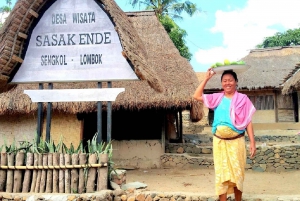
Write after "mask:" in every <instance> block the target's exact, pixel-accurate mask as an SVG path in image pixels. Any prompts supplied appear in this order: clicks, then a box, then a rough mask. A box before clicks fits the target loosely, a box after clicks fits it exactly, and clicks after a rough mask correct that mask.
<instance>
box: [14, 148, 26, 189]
mask: <svg viewBox="0 0 300 201" xmlns="http://www.w3.org/2000/svg"><path fill="white" fill-rule="evenodd" d="M24 159H25V153H24V152H18V153H17V155H16V162H15V164H16V165H17V166H20V165H24ZM22 177H23V174H22V170H15V173H14V188H13V192H14V193H20V192H21V191H22V180H23V178H22Z"/></svg>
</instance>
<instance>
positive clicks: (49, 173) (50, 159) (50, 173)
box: [46, 153, 53, 193]
mask: <svg viewBox="0 0 300 201" xmlns="http://www.w3.org/2000/svg"><path fill="white" fill-rule="evenodd" d="M47 157H48V165H47V166H49V165H51V166H52V165H53V154H52V153H48V156H47ZM52 182H53V170H51V169H48V170H47V182H46V193H52Z"/></svg>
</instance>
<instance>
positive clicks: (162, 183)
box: [126, 169, 300, 195]
mask: <svg viewBox="0 0 300 201" xmlns="http://www.w3.org/2000/svg"><path fill="white" fill-rule="evenodd" d="M126 180H127V181H126V183H130V182H135V181H139V182H143V183H145V184H147V185H148V188H147V189H148V190H150V191H160V192H191V193H201V194H203V195H214V170H211V169H146V170H142V169H139V170H127V177H126ZM244 194H247V195H253V194H256V195H258V194H259V195H263V194H266V195H270V194H271V195H300V170H297V171H290V172H283V173H270V172H264V173H261V172H252V171H246V175H245V182H244Z"/></svg>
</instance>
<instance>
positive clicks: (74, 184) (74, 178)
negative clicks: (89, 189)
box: [71, 154, 79, 193]
mask: <svg viewBox="0 0 300 201" xmlns="http://www.w3.org/2000/svg"><path fill="white" fill-rule="evenodd" d="M78 162H79V155H78V154H72V165H78ZM71 192H72V193H78V170H77V169H75V168H74V169H72V170H71Z"/></svg>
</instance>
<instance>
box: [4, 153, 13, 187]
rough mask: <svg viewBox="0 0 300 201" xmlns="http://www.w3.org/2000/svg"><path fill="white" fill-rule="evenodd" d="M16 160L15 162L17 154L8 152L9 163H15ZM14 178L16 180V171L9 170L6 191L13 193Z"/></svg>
mask: <svg viewBox="0 0 300 201" xmlns="http://www.w3.org/2000/svg"><path fill="white" fill-rule="evenodd" d="M14 162H15V154H14V153H8V154H7V164H8V165H14ZM13 180H14V171H13V170H7V179H6V192H7V193H12V191H13Z"/></svg>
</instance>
